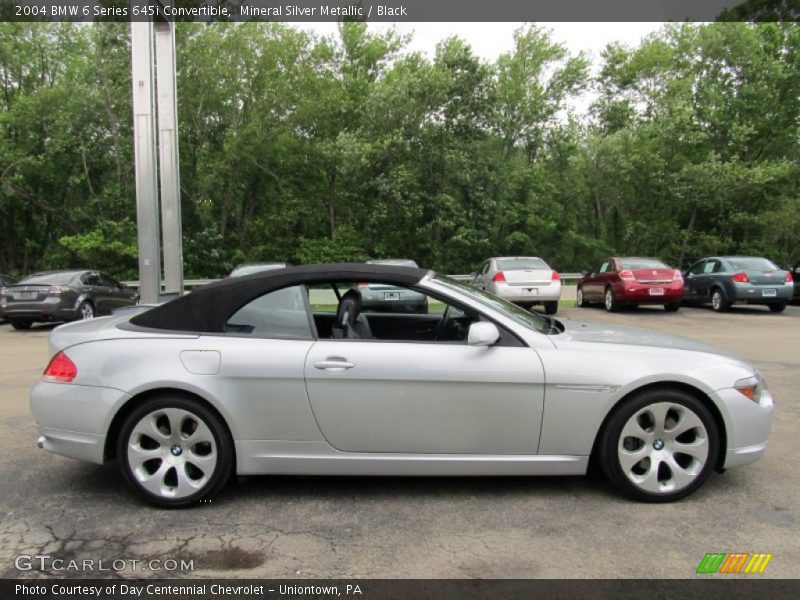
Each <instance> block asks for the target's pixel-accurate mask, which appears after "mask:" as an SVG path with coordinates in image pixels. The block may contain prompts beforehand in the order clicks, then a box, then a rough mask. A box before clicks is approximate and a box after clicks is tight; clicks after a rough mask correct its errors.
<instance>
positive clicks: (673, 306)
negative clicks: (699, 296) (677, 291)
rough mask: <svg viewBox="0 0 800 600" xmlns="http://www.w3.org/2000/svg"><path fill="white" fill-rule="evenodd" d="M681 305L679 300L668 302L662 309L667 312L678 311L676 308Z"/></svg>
mask: <svg viewBox="0 0 800 600" xmlns="http://www.w3.org/2000/svg"><path fill="white" fill-rule="evenodd" d="M680 307H681V303H680V302H668V303H667V304H665V305H664V310H665V311H667V312H678V309H679V308H680Z"/></svg>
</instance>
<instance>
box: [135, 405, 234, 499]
mask: <svg viewBox="0 0 800 600" xmlns="http://www.w3.org/2000/svg"><path fill="white" fill-rule="evenodd" d="M127 458H128V465H129V468H130V470H131V473H132V475H133V477H134V478H135V479H136V481H137V482H138V483H139V485H141V486H142V488H144V489H145V490H147V491H148V492H149V493H151V494H153V495H154V496H157V497H160V498H164V499H175V500H179V499H182V498H187V497H189V496H191V495H193V494H195V493H197V492H198V491H200V490H201V489H202V488H203V487H204V486H206V484H208V482H209V481H210V480H211V478H212V477H213V475H214V472H215V470H216V469H217V464H218V462H219V461H218V451H217V444H216V441H215V439H214V434H213V433H212V431H211V428H210V427H209V426H208V425H207V424H206V423H205V422H204V421H203V419H201V418H200V417H199V416H197V415H196V414H194V413H192V412H190V411H188V410H184V409H181V408H163V409H157V410H154V411H152V412H150V413H148V414H146V415H145V416H144V417H143V418H142V419H140V420H139V421H138V422H137V423H136V425H135V426H134V427H133V430H132V431H131V434H130V436H129V437H128V442H127Z"/></svg>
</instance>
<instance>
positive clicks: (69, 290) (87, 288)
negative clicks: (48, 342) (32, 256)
mask: <svg viewBox="0 0 800 600" xmlns="http://www.w3.org/2000/svg"><path fill="white" fill-rule="evenodd" d="M138 301H139V294H138V292H137V291H136V290H134V289H131V288H128V287H126V286H125V285H123V284H122V283H120V282H119V281H116V280H115V279H113V278H112V277H109V276H108V275H106V274H105V273H101V272H99V271H91V270H71V271H46V272H41V273H34V274H32V275H28V276H27V277H25V278H24V279H22V280H21V281H19V282H17V283H13V282H4V283H3V286H2V287H0V317H2V318H4V319H6V320H8V321H10V322H11V325H12V327H14V329H29V328H30V326H31V325H32V324H33V323H46V322H52V321H78V320H81V319H91V318H92V317H94V316H96V315H108V314H111V311H113V310H114V309H116V308H122V307H124V306H131V305H133V304H136V303H137V302H138Z"/></svg>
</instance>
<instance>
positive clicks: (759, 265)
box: [728, 258, 778, 271]
mask: <svg viewBox="0 0 800 600" xmlns="http://www.w3.org/2000/svg"><path fill="white" fill-rule="evenodd" d="M728 262H729V263H731V265H733V268H734V269H737V270H739V271H777V270H778V267H777V266H775V263H773V262H772V261H771V260H767V259H766V258H729V259H728Z"/></svg>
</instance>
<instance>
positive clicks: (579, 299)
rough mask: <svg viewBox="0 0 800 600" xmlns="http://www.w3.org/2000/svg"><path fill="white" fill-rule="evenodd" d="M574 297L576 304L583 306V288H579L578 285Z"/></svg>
mask: <svg viewBox="0 0 800 600" xmlns="http://www.w3.org/2000/svg"><path fill="white" fill-rule="evenodd" d="M575 298H576V302H575V303H576V304H577V305H578V306H583V288H580V287H579V288H578V291H577V292H576V296H575Z"/></svg>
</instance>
